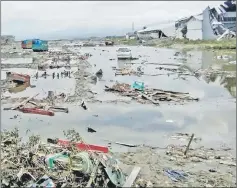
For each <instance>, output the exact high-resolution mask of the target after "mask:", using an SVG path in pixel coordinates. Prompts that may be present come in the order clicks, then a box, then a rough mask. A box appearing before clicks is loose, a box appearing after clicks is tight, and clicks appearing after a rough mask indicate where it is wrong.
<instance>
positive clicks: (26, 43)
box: [21, 40, 32, 49]
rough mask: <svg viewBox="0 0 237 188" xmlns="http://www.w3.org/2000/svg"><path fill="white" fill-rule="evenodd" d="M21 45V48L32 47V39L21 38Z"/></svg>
mask: <svg viewBox="0 0 237 188" xmlns="http://www.w3.org/2000/svg"><path fill="white" fill-rule="evenodd" d="M21 47H22V48H23V49H31V48H32V40H23V41H22V42H21Z"/></svg>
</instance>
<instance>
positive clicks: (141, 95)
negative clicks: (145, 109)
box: [105, 82, 199, 105]
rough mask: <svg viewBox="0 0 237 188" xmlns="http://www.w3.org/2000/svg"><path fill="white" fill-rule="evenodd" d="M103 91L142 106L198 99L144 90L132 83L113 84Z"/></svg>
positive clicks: (136, 83) (170, 92) (186, 95)
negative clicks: (134, 101)
mask: <svg viewBox="0 0 237 188" xmlns="http://www.w3.org/2000/svg"><path fill="white" fill-rule="evenodd" d="M105 91H108V92H116V93H119V94H120V95H122V96H128V97H131V98H132V99H134V100H136V101H137V102H139V103H142V104H145V103H147V102H148V103H153V104H155V105H159V102H161V101H168V102H179V103H180V102H185V101H199V99H198V98H193V97H190V96H189V93H182V92H175V91H165V90H161V89H148V88H145V86H144V83H143V82H134V83H133V85H132V86H131V85H129V84H125V83H122V84H121V83H115V84H114V85H113V86H112V87H109V86H105Z"/></svg>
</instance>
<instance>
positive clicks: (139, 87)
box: [132, 81, 145, 91]
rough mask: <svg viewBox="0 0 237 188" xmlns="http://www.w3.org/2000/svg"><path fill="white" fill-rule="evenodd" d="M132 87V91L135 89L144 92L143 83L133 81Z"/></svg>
mask: <svg viewBox="0 0 237 188" xmlns="http://www.w3.org/2000/svg"><path fill="white" fill-rule="evenodd" d="M132 87H133V89H137V90H140V91H144V89H145V86H144V82H137V81H135V82H134V83H133V85H132Z"/></svg>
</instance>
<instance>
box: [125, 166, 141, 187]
mask: <svg viewBox="0 0 237 188" xmlns="http://www.w3.org/2000/svg"><path fill="white" fill-rule="evenodd" d="M140 170H141V167H138V166H135V167H134V168H133V170H132V172H131V174H130V175H129V177H128V179H127V180H126V182H125V183H124V185H123V187H131V186H132V185H133V182H134V181H135V180H136V178H137V175H138V174H139V172H140Z"/></svg>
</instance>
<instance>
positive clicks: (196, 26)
mask: <svg viewBox="0 0 237 188" xmlns="http://www.w3.org/2000/svg"><path fill="white" fill-rule="evenodd" d="M230 2H231V1H227V2H225V3H224V5H220V7H219V8H218V7H217V8H212V9H210V7H207V8H206V9H205V10H204V11H203V12H202V14H198V15H194V16H190V17H188V18H184V19H181V20H178V21H176V23H175V27H176V35H175V36H176V38H180V39H182V38H184V37H186V38H188V39H190V40H198V39H200V40H213V39H217V38H218V37H220V36H221V35H222V34H224V33H225V32H226V31H227V30H230V31H233V32H236V5H234V4H232V3H230ZM227 5H228V6H227ZM223 7H224V8H223ZM228 7H230V8H228Z"/></svg>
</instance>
